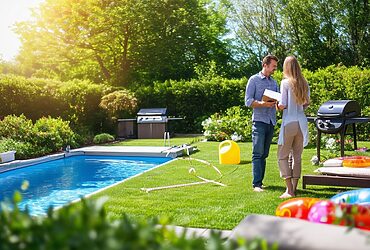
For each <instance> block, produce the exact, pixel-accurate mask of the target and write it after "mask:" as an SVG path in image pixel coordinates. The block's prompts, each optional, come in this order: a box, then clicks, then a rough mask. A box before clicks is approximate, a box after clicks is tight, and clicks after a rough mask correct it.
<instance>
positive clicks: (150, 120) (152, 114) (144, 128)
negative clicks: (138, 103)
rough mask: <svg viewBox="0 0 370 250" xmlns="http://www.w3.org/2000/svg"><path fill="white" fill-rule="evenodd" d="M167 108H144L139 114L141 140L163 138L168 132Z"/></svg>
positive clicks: (138, 126)
mask: <svg viewBox="0 0 370 250" xmlns="http://www.w3.org/2000/svg"><path fill="white" fill-rule="evenodd" d="M167 122H168V118H167V108H143V109H140V110H139V112H138V113H137V132H138V138H139V139H148V138H163V135H164V133H165V132H166V131H167Z"/></svg>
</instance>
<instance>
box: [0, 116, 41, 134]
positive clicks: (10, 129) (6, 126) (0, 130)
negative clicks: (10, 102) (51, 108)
mask: <svg viewBox="0 0 370 250" xmlns="http://www.w3.org/2000/svg"><path fill="white" fill-rule="evenodd" d="M1 137H3V138H8V139H13V140H16V141H30V140H31V139H32V138H33V137H34V131H33V124H32V121H31V120H30V119H27V118H26V116H24V115H23V114H22V115H20V116H16V115H8V116H5V117H4V119H3V120H0V138H1Z"/></svg>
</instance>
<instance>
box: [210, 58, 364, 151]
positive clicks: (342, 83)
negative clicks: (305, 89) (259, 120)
mask: <svg viewBox="0 0 370 250" xmlns="http://www.w3.org/2000/svg"><path fill="white" fill-rule="evenodd" d="M304 75H305V77H306V78H307V81H308V82H309V85H310V91H311V104H310V106H309V108H308V109H307V111H306V114H307V116H313V117H315V116H316V113H317V110H318V109H319V107H320V105H322V104H323V103H324V102H326V101H329V100H355V101H357V102H359V104H360V106H361V109H362V116H367V117H370V98H369V95H368V92H369V91H370V69H361V68H359V67H350V68H347V67H345V66H341V65H339V66H330V67H327V68H325V69H319V70H317V71H316V72H310V71H308V70H304ZM274 78H275V79H276V80H277V81H278V82H280V81H281V79H282V74H281V72H276V73H275V74H274ZM243 101H244V99H243ZM242 109H244V107H242ZM248 110H251V109H248ZM277 117H278V119H280V118H281V113H279V112H278V114H277ZM235 119H239V120H240V118H239V115H235V114H232V113H230V112H229V111H226V112H225V111H223V112H218V113H215V114H213V115H212V116H210V117H209V118H208V120H207V122H203V131H204V132H205V135H206V137H208V139H210V140H218V141H220V140H222V138H231V136H232V134H234V133H237V134H239V135H241V133H240V132H237V131H238V130H237V128H236V127H235V126H229V125H228V124H227V121H229V120H235ZM248 119H249V121H250V119H251V113H249V117H248ZM210 121H212V123H211V124H213V125H212V126H210V125H209V124H208V123H209V122H210ZM280 124H281V121H280V120H278V124H277V126H276V127H275V130H276V131H275V135H277V134H278V130H279V128H280ZM309 125H310V126H309V130H310V143H311V144H312V145H314V144H315V143H316V134H317V132H316V127H315V126H314V125H313V124H309ZM244 127H246V128H248V132H249V133H250V132H251V130H250V125H249V124H244ZM356 128H357V139H358V140H364V141H369V140H370V123H362V124H357V125H356ZM216 130H217V131H216ZM348 132H350V131H348ZM210 134H218V135H222V136H216V137H213V138H212V136H209V135H210ZM244 138H247V140H249V138H248V137H246V136H244ZM275 139H276V138H275ZM322 145H325V143H323V144H322Z"/></svg>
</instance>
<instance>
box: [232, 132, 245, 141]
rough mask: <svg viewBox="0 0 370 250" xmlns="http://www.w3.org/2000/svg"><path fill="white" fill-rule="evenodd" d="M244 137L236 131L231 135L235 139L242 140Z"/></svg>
mask: <svg viewBox="0 0 370 250" xmlns="http://www.w3.org/2000/svg"><path fill="white" fill-rule="evenodd" d="M242 138H243V137H242V136H241V135H238V134H237V133H236V132H234V134H232V135H231V140H233V141H240V140H241V139H242Z"/></svg>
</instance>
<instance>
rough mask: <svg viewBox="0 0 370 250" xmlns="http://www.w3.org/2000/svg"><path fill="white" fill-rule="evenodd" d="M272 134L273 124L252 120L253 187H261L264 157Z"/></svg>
mask: <svg viewBox="0 0 370 250" xmlns="http://www.w3.org/2000/svg"><path fill="white" fill-rule="evenodd" d="M273 136H274V125H272V124H267V123H264V122H253V125H252V142H253V152H252V167H253V187H262V181H263V178H264V177H265V169H266V158H267V156H268V155H269V152H270V145H271V141H272V137H273Z"/></svg>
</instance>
